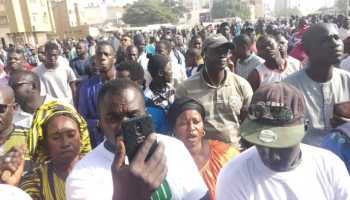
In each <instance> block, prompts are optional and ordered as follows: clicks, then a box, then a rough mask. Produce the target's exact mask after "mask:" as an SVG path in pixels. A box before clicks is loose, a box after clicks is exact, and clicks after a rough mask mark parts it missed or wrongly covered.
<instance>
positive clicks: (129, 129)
mask: <svg viewBox="0 0 350 200" xmlns="http://www.w3.org/2000/svg"><path fill="white" fill-rule="evenodd" d="M121 129H122V134H123V138H124V144H125V150H126V155H127V156H128V159H129V162H131V161H132V160H133V159H134V157H135V155H136V153H137V152H138V150H139V149H140V147H141V146H142V144H143V143H144V142H145V140H146V138H147V137H148V136H149V135H150V134H151V133H153V132H154V125H153V121H152V119H151V117H150V116H148V115H144V116H140V117H134V118H131V119H128V120H125V121H123V122H122V124H121ZM157 146H158V143H157V142H154V144H153V145H152V147H151V149H150V151H149V152H148V154H147V157H146V161H147V160H148V159H149V158H150V156H151V155H152V154H153V153H154V151H155V150H156V148H157Z"/></svg>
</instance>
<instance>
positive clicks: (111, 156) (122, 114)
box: [66, 79, 208, 200]
mask: <svg viewBox="0 0 350 200" xmlns="http://www.w3.org/2000/svg"><path fill="white" fill-rule="evenodd" d="M98 112H99V117H100V127H101V131H102V132H103V133H104V135H105V138H106V140H105V141H104V142H103V143H101V144H100V145H99V146H97V147H96V148H95V149H94V150H93V151H92V152H90V153H88V154H87V155H86V156H85V157H84V158H82V160H80V161H79V162H78V163H77V164H76V165H75V166H74V169H73V171H72V172H71V173H70V175H69V177H68V178H67V180H66V194H67V199H68V200H78V199H84V200H93V199H94V200H95V199H96V200H100V199H114V200H119V199H128V200H134V199H135V200H136V199H137V200H138V199H150V197H152V199H159V200H160V199H174V200H180V199H181V200H199V199H208V193H207V187H206V185H205V183H204V181H203V179H202V178H201V176H200V174H199V171H198V169H197V167H196V165H195V163H194V161H193V160H192V158H191V156H190V154H189V152H188V151H187V150H186V148H185V146H184V145H183V144H182V143H181V142H179V141H177V140H176V139H174V138H171V137H167V136H161V135H158V134H151V135H150V136H148V137H147V138H146V140H145V142H144V143H143V144H142V146H141V147H140V149H139V150H138V151H137V153H136V155H135V157H134V158H133V159H132V160H131V161H129V159H126V157H125V149H124V148H123V146H124V145H123V144H124V141H123V135H122V134H123V133H122V132H121V123H122V121H124V120H126V119H130V118H134V117H139V116H143V115H145V114H146V111H145V104H144V98H143V94H142V92H141V91H140V89H139V87H138V86H137V85H136V84H135V83H134V82H132V81H130V80H123V79H119V80H112V81H109V82H107V83H106V84H105V85H104V86H103V87H102V89H101V90H100V93H99V96H98ZM124 134H125V133H124ZM156 140H158V144H159V145H158V147H157V148H156V149H155V151H154V153H153V154H151V156H150V157H149V159H147V160H146V156H147V154H148V152H149V151H150V148H151V146H152V144H153V143H154V142H155V141H156ZM122 152H124V153H122ZM125 160H126V162H124V161H125ZM153 192H155V193H153ZM157 195H159V196H161V197H159V196H158V197H157ZM162 197H163V198H162Z"/></svg>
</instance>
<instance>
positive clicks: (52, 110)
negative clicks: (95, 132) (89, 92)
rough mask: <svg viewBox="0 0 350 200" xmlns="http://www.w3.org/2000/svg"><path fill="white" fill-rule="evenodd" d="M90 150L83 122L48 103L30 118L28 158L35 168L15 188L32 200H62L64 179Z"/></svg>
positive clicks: (71, 112)
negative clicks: (25, 193)
mask: <svg viewBox="0 0 350 200" xmlns="http://www.w3.org/2000/svg"><path fill="white" fill-rule="evenodd" d="M90 150H91V145H90V139H89V133H88V130H87V124H86V121H85V120H84V119H83V118H82V117H81V116H80V115H79V114H78V113H77V111H76V110H75V109H74V108H72V107H71V106H70V105H66V104H62V103H59V102H57V101H51V102H48V103H46V104H44V105H42V106H41V107H40V108H39V109H38V110H37V111H36V112H35V115H34V120H33V123H32V127H31V129H30V131H29V136H28V151H29V156H31V157H32V159H33V161H34V162H36V163H37V164H38V165H39V167H37V168H35V169H34V170H33V171H32V172H30V173H28V174H27V175H25V176H24V177H23V179H22V182H21V183H20V185H19V187H20V188H21V189H23V190H24V191H25V192H27V193H28V194H29V195H30V196H31V197H32V198H33V199H34V200H35V199H50V200H64V199H66V197H65V187H64V184H65V179H66V178H67V176H68V174H69V172H70V171H71V170H72V169H73V167H74V165H75V164H76V163H77V162H78V161H79V160H80V158H81V157H82V156H83V155H84V154H86V153H88V152H89V151H90Z"/></svg>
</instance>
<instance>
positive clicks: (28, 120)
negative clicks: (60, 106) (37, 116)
mask: <svg viewBox="0 0 350 200" xmlns="http://www.w3.org/2000/svg"><path fill="white" fill-rule="evenodd" d="M49 101H59V100H58V99H56V98H54V97H52V96H51V95H49V94H47V95H46V96H45V99H44V103H43V104H45V103H47V102H49ZM33 117H34V114H30V113H27V112H24V111H23V110H22V108H21V106H17V109H16V111H15V113H14V114H13V119H12V123H13V124H15V125H16V126H21V127H24V128H30V127H31V126H32V122H33Z"/></svg>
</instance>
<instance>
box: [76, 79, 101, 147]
mask: <svg viewBox="0 0 350 200" xmlns="http://www.w3.org/2000/svg"><path fill="white" fill-rule="evenodd" d="M102 85H103V81H102V79H101V77H100V76H99V75H95V76H92V77H91V78H89V79H87V80H85V81H83V82H82V83H81V86H80V90H79V103H78V111H79V113H80V114H81V115H82V116H83V117H84V118H85V120H86V121H87V123H88V129H89V133H90V140H91V145H92V148H95V147H96V146H97V145H98V144H100V143H101V142H102V141H103V139H104V136H103V134H102V133H100V131H98V129H97V120H98V118H97V97H98V93H99V91H100V89H101V87H102Z"/></svg>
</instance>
